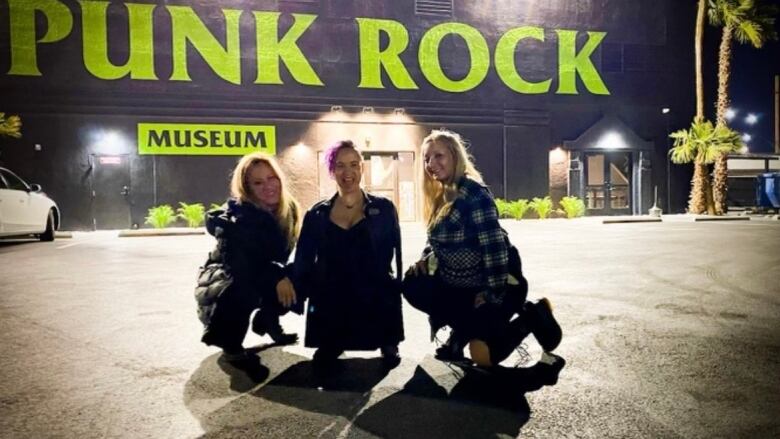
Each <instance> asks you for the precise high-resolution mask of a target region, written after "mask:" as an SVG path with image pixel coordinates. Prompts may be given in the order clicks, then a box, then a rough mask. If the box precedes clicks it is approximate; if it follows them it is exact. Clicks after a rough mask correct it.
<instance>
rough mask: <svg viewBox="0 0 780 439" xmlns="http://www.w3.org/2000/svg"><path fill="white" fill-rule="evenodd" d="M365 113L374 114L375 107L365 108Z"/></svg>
mask: <svg viewBox="0 0 780 439" xmlns="http://www.w3.org/2000/svg"><path fill="white" fill-rule="evenodd" d="M363 113H364V114H373V113H374V107H363Z"/></svg>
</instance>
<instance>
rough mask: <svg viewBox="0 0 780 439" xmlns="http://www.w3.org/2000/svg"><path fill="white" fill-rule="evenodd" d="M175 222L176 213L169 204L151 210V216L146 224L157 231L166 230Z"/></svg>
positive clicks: (149, 215) (148, 216)
mask: <svg viewBox="0 0 780 439" xmlns="http://www.w3.org/2000/svg"><path fill="white" fill-rule="evenodd" d="M174 221H176V212H174V211H173V208H172V207H171V206H169V205H167V204H161V205H159V206H154V207H151V208H149V214H148V215H147V216H146V224H149V225H150V226H152V227H154V228H155V229H164V228H166V227H168V226H169V225H170V224H171V223H172V222H174Z"/></svg>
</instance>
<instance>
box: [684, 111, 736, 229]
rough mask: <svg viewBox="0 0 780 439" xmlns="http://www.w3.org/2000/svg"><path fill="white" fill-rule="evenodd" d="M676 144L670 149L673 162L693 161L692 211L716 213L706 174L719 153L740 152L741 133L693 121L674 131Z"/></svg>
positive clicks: (690, 207) (689, 203)
mask: <svg viewBox="0 0 780 439" xmlns="http://www.w3.org/2000/svg"><path fill="white" fill-rule="evenodd" d="M670 136H671V138H672V139H674V146H673V147H672V149H671V150H670V151H669V155H670V157H671V160H672V162H674V163H677V164H681V163H691V162H693V166H694V168H693V179H692V180H691V195H690V199H689V200H688V211H689V212H690V213H695V214H701V213H705V212H707V213H709V214H714V213H715V206H714V203H713V200H712V192H711V191H710V181H709V178H708V177H707V169H708V168H707V167H708V165H711V164H712V163H714V162H715V159H717V158H718V156H720V155H724V154H728V153H730V152H734V151H739V149H740V148H742V145H743V144H742V139H741V138H740V136H739V133H737V132H736V131H733V130H732V129H730V128H729V127H727V126H725V125H720V124H718V125H713V124H712V122H710V121H696V120H695V121H694V122H693V124H692V125H691V128H690V129H687V130H679V131H675V132H674V133H672V134H671V135H670Z"/></svg>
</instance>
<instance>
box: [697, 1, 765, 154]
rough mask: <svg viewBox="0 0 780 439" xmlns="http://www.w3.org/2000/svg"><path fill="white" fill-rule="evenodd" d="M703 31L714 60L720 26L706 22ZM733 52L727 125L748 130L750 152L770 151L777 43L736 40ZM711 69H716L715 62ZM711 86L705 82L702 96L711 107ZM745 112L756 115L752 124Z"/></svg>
mask: <svg viewBox="0 0 780 439" xmlns="http://www.w3.org/2000/svg"><path fill="white" fill-rule="evenodd" d="M765 1H766V0H765ZM767 3H774V4H776V5H778V6H780V0H772V1H769V2H767ZM776 20H777V18H776ZM777 21H780V20H777ZM777 21H776V22H775V31H778V30H779V29H780V23H778V22H777ZM705 32H706V34H705V38H707V40H710V39H713V40H715V41H712V40H710V41H708V43H715V44H708V45H707V46H708V49H707V50H715V53H714V54H706V55H708V56H707V58H709V59H710V60H714V63H715V64H716V63H717V43H718V42H719V41H720V30H719V28H716V27H713V26H707V28H706V29H705ZM713 46H714V47H713ZM733 55H734V56H733V58H732V61H731V63H732V64H731V65H732V76H731V86H730V92H731V107H732V108H734V109H735V110H736V116H735V117H734V119H733V120H732V121H731V122H730V125H731V127H732V128H734V129H735V130H737V131H740V132H743V133H748V134H749V135H750V136H751V139H750V141H749V142H747V145H748V148H749V150H750V152H751V153H759V152H764V153H771V152H773V151H774V146H773V145H774V128H773V123H774V117H775V116H774V98H773V94H774V77H775V75H780V43H779V42H778V41H772V42H770V43H768V44H766V45H764V47H762V48H761V49H754V48H753V47H752V46H751V45H750V44H738V43H737V44H735V46H734V52H733ZM707 58H705V60H706V59H707ZM714 70H715V71H716V72H717V66H715V69H714ZM707 80H708V81H709V80H710V79H707ZM715 80H716V79H715ZM715 87H717V84H713V86H712V87H710V86H709V84H708V87H707V88H708V89H709V90H712V93H711V95H710V96H706V97H705V99H706V102H707V104H708V105H710V108H713V107H714V103H715V100H716V99H717V95H716V94H715V93H714V92H715V90H716V88H715ZM710 103H712V104H710ZM708 110H709V109H708ZM713 111H714V110H713ZM749 113H753V114H755V115H757V116H758V121H757V122H756V123H755V124H753V125H752V126H751V125H749V124H747V123H746V122H745V118H746V117H747V115H748V114H749Z"/></svg>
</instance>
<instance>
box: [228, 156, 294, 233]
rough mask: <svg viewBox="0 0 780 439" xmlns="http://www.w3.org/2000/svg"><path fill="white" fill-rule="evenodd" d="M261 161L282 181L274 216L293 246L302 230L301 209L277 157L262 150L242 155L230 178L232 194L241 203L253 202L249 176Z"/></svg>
mask: <svg viewBox="0 0 780 439" xmlns="http://www.w3.org/2000/svg"><path fill="white" fill-rule="evenodd" d="M259 163H265V164H266V165H268V166H269V167H270V168H271V169H272V170H273V171H274V174H276V177H277V178H279V182H280V183H281V189H280V196H279V206H278V207H277V208H276V212H274V216H275V217H276V221H277V222H278V223H279V227H281V228H282V233H284V235H285V237H287V244H288V245H289V248H293V247H294V246H295V243H296V242H297V241H298V235H299V233H300V230H301V215H300V211H301V209H300V205H299V204H298V201H297V200H296V199H295V197H293V196H292V194H290V192H289V191H288V190H287V177H285V175H284V172H282V168H281V167H279V163H278V162H277V161H276V159H275V158H273V157H271V156H269V155H267V154H264V153H262V152H253V153H251V154H247V155H245V156H243V157H241V159H240V160H239V161H238V163H237V164H236V167H235V169H233V176H232V177H231V179H230V195H231V196H232V197H233V198H236V199H237V200H239V202H240V203H251V202H252V199H251V196H250V194H251V190H250V189H249V181H248V179H247V176H248V174H249V170H250V169H252V166H255V165H257V164H259Z"/></svg>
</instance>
